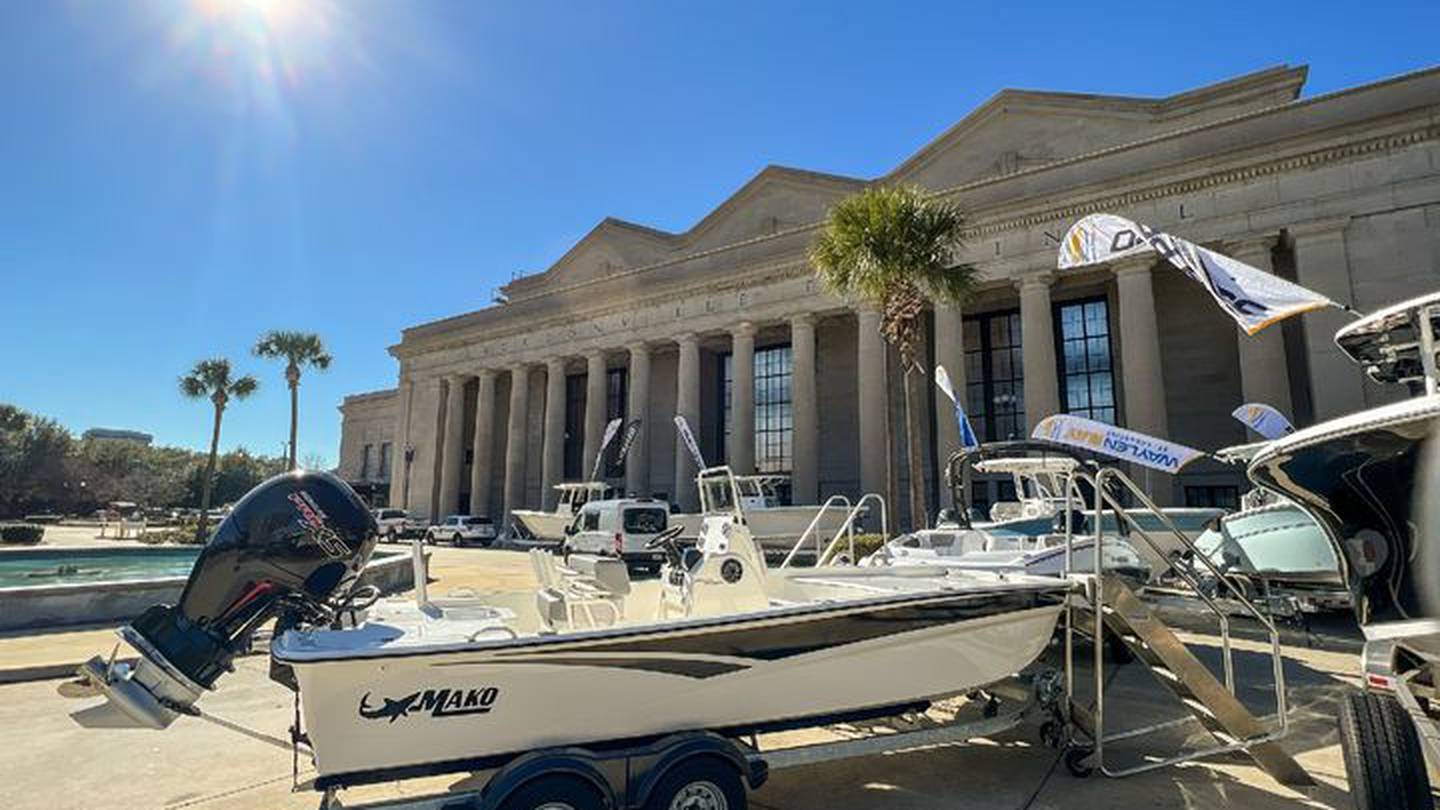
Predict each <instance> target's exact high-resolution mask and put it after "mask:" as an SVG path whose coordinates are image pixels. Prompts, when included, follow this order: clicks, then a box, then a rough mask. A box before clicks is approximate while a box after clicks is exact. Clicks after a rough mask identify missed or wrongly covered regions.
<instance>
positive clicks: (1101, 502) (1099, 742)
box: [1065, 467, 1289, 776]
mask: <svg viewBox="0 0 1440 810" xmlns="http://www.w3.org/2000/svg"><path fill="white" fill-rule="evenodd" d="M1080 480H1084V481H1085V482H1087V483H1089V484H1090V486H1091V487H1092V488H1093V490H1094V493H1095V525H1096V528H1097V532H1096V534H1095V543H1094V547H1093V553H1094V568H1093V569H1092V571H1093V573H1094V576H1095V577H1096V585H1095V587H1094V588H1093V589H1092V593H1091V608H1092V609H1093V611H1094V615H1095V626H1094V634H1095V635H1094V638H1095V640H1096V642H1095V645H1094V647H1095V667H1094V676H1095V715H1094V716H1095V729H1094V731H1095V735H1094V743H1095V753H1094V762H1095V763H1096V766H1097V768H1098V769H1099V770H1100V772H1101V773H1104V774H1105V775H1107V776H1127V775H1131V774H1135V773H1140V772H1142V771H1148V770H1154V769H1155V768H1158V767H1164V766H1166V765H1170V764H1174V763H1176V762H1183V761H1188V760H1191V759H1196V758H1198V757H1201V756H1212V755H1215V754H1219V753H1222V752H1226V751H1234V750H1237V749H1240V748H1245V747H1248V746H1251V745H1258V744H1261V743H1266V742H1271V741H1274V740H1278V739H1281V738H1283V737H1285V736H1286V735H1287V734H1288V733H1289V711H1288V709H1287V700H1286V686H1285V666H1284V665H1285V661H1284V657H1283V655H1282V653H1281V648H1280V632H1279V630H1278V629H1277V628H1276V626H1275V623H1274V622H1273V621H1272V620H1271V619H1270V618H1269V617H1268V616H1266V615H1265V614H1264V612H1262V611H1261V610H1260V609H1259V608H1258V607H1256V605H1255V604H1254V603H1253V602H1251V601H1250V599H1249V598H1248V597H1247V596H1246V595H1245V594H1244V593H1243V592H1242V591H1241V590H1240V588H1239V587H1237V586H1236V585H1235V584H1234V583H1233V582H1231V581H1230V578H1229V577H1226V576H1224V575H1223V574H1222V573H1221V572H1220V570H1219V569H1218V567H1217V566H1216V565H1215V564H1214V562H1213V561H1212V560H1210V558H1209V557H1208V556H1207V555H1205V554H1202V553H1200V552H1199V550H1198V549H1196V547H1195V544H1194V543H1193V542H1191V540H1190V538H1189V537H1187V536H1186V535H1185V533H1184V532H1182V531H1180V529H1179V527H1178V526H1176V525H1175V523H1174V521H1172V520H1171V519H1170V517H1169V516H1168V515H1166V514H1165V513H1164V511H1163V510H1162V509H1161V508H1160V507H1159V506H1158V505H1157V504H1156V503H1155V502H1154V501H1153V500H1152V499H1151V498H1150V496H1149V495H1147V494H1146V493H1145V491H1144V490H1143V489H1141V488H1140V487H1139V486H1138V485H1137V484H1136V483H1135V482H1134V481H1133V480H1131V479H1130V478H1129V476H1127V475H1125V474H1124V473H1123V472H1121V471H1120V470H1118V469H1115V468H1113V467H1105V468H1102V469H1101V470H1099V472H1096V473H1094V474H1091V473H1089V472H1088V471H1084V470H1076V471H1074V473H1073V474H1072V478H1071V484H1070V486H1071V488H1074V487H1076V486H1077V484H1078V481H1080ZM1112 483H1113V484H1115V485H1116V486H1117V487H1119V488H1121V489H1123V490H1125V491H1128V492H1129V493H1130V495H1131V496H1132V497H1133V498H1135V500H1136V501H1137V502H1138V503H1139V504H1140V506H1141V508H1142V509H1143V511H1147V512H1150V513H1151V514H1152V515H1154V516H1155V517H1156V518H1158V519H1159V521H1160V524H1161V526H1162V527H1163V528H1164V529H1165V530H1166V531H1168V532H1169V533H1170V534H1171V535H1173V536H1174V538H1175V539H1176V540H1178V541H1179V543H1180V545H1181V548H1183V549H1185V550H1186V551H1188V552H1189V554H1188V557H1189V558H1190V559H1192V560H1199V561H1200V563H1201V565H1203V566H1204V567H1205V568H1207V569H1208V570H1209V571H1210V573H1211V574H1212V575H1213V576H1214V577H1215V579H1216V581H1217V582H1219V583H1221V584H1222V585H1223V586H1224V588H1225V589H1226V590H1228V591H1229V592H1230V593H1231V595H1233V597H1234V598H1235V600H1236V602H1237V603H1238V604H1240V605H1241V606H1242V607H1243V608H1244V609H1245V612H1246V613H1248V614H1249V615H1250V616H1251V617H1253V618H1254V619H1255V620H1256V621H1258V622H1259V623H1260V624H1261V626H1263V627H1264V628H1265V630H1266V633H1267V635H1268V636H1269V638H1270V656H1271V665H1272V675H1273V678H1274V682H1275V707H1276V716H1277V723H1278V726H1277V728H1275V730H1273V731H1271V732H1269V733H1266V734H1263V735H1260V736H1258V737H1255V738H1252V739H1246V740H1240V741H1237V742H1235V743H1232V744H1226V745H1221V746H1219V747H1216V748H1211V749H1204V750H1201V751H1196V752H1192V753H1190V754H1184V755H1180V756H1179V757H1172V758H1168V759H1163V760H1157V761H1153V762H1146V763H1142V764H1140V765H1137V766H1133V767H1131V768H1126V769H1122V770H1119V771H1112V770H1110V769H1108V768H1106V767H1105V759H1104V744H1105V741H1106V740H1107V739H1108V740H1111V741H1114V740H1117V739H1122V738H1124V737H1130V736H1137V735H1138V734H1141V733H1145V732H1147V731H1150V730H1156V729H1158V727H1155V728H1153V729H1152V728H1145V729H1137V730H1132V731H1129V732H1123V733H1121V734H1118V735H1112V736H1111V737H1108V738H1107V737H1106V736H1105V727H1104V716H1105V714H1104V666H1103V648H1104V645H1102V644H1100V643H1099V640H1100V639H1102V638H1103V637H1104V615H1105V606H1104V589H1103V588H1102V587H1101V586H1100V582H1099V577H1100V576H1101V575H1102V571H1103V568H1102V547H1103V545H1104V539H1105V533H1104V532H1103V531H1098V529H1099V528H1100V527H1101V526H1102V525H1103V515H1104V510H1105V508H1107V507H1108V508H1110V509H1111V510H1113V511H1114V512H1115V517H1116V524H1115V525H1116V527H1117V528H1118V527H1119V526H1120V525H1121V521H1124V522H1125V523H1126V524H1128V526H1129V527H1130V531H1131V533H1132V535H1138V536H1139V537H1140V538H1141V540H1143V541H1144V542H1145V544H1146V545H1148V546H1149V547H1150V548H1151V549H1152V550H1153V551H1155V553H1157V554H1159V555H1160V556H1161V557H1162V558H1163V557H1165V556H1166V555H1165V552H1164V550H1163V548H1162V547H1161V545H1160V544H1159V543H1158V542H1156V540H1155V539H1154V538H1153V537H1152V536H1151V534H1150V532H1149V531H1147V530H1146V529H1145V528H1144V527H1143V526H1141V525H1140V523H1139V521H1137V520H1136V519H1135V517H1134V515H1133V514H1131V512H1132V511H1134V510H1127V509H1126V508H1125V507H1124V506H1123V505H1122V504H1121V503H1120V501H1119V499H1118V496H1117V493H1115V492H1112V491H1111V489H1110V488H1109V487H1110V485H1111V484H1112ZM1074 492H1076V493H1078V492H1079V490H1078V489H1075V490H1074ZM1071 494H1072V493H1071V491H1069V490H1067V492H1066V500H1067V502H1068V501H1069V500H1070V497H1071ZM1082 503H1083V499H1082ZM1067 512H1068V509H1067ZM1072 543H1073V526H1072V525H1070V521H1069V520H1068V519H1067V521H1066V537H1065V546H1066V550H1065V555H1066V564H1067V573H1069V567H1068V566H1069V562H1070V559H1071V554H1072ZM1173 568H1174V570H1175V572H1176V573H1177V574H1178V575H1179V576H1180V578H1181V579H1183V580H1184V581H1185V583H1186V584H1187V585H1189V586H1190V588H1191V589H1192V590H1193V591H1194V593H1195V594H1196V595H1197V596H1198V597H1199V598H1200V600H1201V601H1202V602H1203V603H1204V604H1205V605H1206V607H1207V608H1208V609H1209V610H1210V612H1211V613H1212V614H1214V616H1215V618H1216V620H1217V621H1218V623H1219V626H1220V638H1221V647H1222V662H1223V666H1224V675H1225V688H1226V690H1227V691H1228V692H1229V693H1230V694H1232V695H1233V694H1235V669H1234V659H1233V652H1232V647H1231V641H1230V621H1229V617H1228V616H1227V614H1226V612H1225V611H1224V610H1222V609H1221V608H1220V606H1219V605H1218V604H1217V603H1216V602H1215V601H1214V599H1212V598H1211V597H1210V596H1208V595H1207V594H1206V593H1205V591H1204V589H1203V588H1202V587H1201V585H1200V582H1199V581H1198V579H1197V578H1196V577H1195V575H1194V573H1193V572H1192V571H1190V570H1188V569H1187V567H1186V566H1184V565H1176V566H1173ZM1071 631H1072V623H1071V622H1070V621H1069V619H1068V618H1067V621H1066V645H1065V646H1066V650H1065V654H1066V669H1067V672H1068V671H1069V670H1070V665H1071V661H1070V656H1071V642H1070V638H1069V636H1070V633H1071ZM1066 680H1067V684H1066V686H1067V690H1068V689H1070V687H1071V684H1070V683H1069V678H1067V679H1066ZM1162 725H1163V724H1162Z"/></svg>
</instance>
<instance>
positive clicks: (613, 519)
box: [564, 498, 670, 571]
mask: <svg viewBox="0 0 1440 810" xmlns="http://www.w3.org/2000/svg"><path fill="white" fill-rule="evenodd" d="M669 519H670V510H669V508H667V506H666V505H665V504H664V503H661V502H659V501H654V500H651V499H649V498H620V499H616V500H608V501H590V502H589V503H587V504H585V505H584V506H582V507H580V511H579V512H578V513H577V514H576V515H575V519H574V521H572V522H571V523H570V525H569V526H566V527H565V546H564V548H565V553H566V554H572V553H576V552H578V553H581V554H602V555H605V556H607V557H619V558H620V559H622V560H625V561H626V562H627V563H631V564H632V565H638V566H644V567H647V568H650V569H652V570H656V571H658V570H660V564H661V563H662V562H664V561H665V554H664V552H663V551H661V550H659V549H647V548H645V544H646V543H649V542H650V541H651V540H653V539H654V538H655V535H657V534H659V533H660V532H663V531H665V528H666V526H668V525H669Z"/></svg>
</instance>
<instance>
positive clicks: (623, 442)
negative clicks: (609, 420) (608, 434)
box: [615, 419, 640, 461]
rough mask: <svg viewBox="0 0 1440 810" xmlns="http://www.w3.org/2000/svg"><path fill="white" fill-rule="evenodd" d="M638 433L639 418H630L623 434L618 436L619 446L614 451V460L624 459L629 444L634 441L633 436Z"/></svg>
mask: <svg viewBox="0 0 1440 810" xmlns="http://www.w3.org/2000/svg"><path fill="white" fill-rule="evenodd" d="M639 435H640V420H639V419H631V420H630V424H628V425H626V426H625V435H624V436H621V437H620V447H619V449H617V450H616V451H615V460H616V461H624V460H625V459H626V458H627V457H629V455H630V446H631V445H633V444H634V443H635V437H636V436H639Z"/></svg>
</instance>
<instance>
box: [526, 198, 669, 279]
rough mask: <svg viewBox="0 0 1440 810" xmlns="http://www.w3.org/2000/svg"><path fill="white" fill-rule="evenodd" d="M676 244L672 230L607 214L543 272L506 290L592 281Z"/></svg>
mask: <svg viewBox="0 0 1440 810" xmlns="http://www.w3.org/2000/svg"><path fill="white" fill-rule="evenodd" d="M676 247H677V244H676V241H675V236H674V235H673V234H668V233H665V232H664V231H659V230H656V229H654V228H647V227H645V226H644V225H636V224H635V223H633V222H626V221H625V220H622V219H615V218H613V217H607V218H605V219H604V220H601V222H600V224H598V225H596V226H595V227H594V228H591V229H590V232H589V233H587V234H585V236H583V237H581V239H580V241H578V242H576V243H575V245H574V246H573V247H571V248H570V249H569V250H568V251H566V252H565V255H564V256H561V257H560V259H559V260H557V261H556V262H555V263H554V264H553V265H551V266H550V267H549V269H547V270H546V271H545V272H543V273H540V274H537V275H533V276H526V277H523V278H520V279H517V280H515V281H513V282H511V283H510V284H508V285H506V287H505V292H506V293H507V294H508V295H510V296H512V297H513V296H516V295H520V294H522V293H525V292H528V291H529V290H530V288H531V287H536V286H555V285H565V284H573V283H577V282H583V281H593V280H596V279H600V278H604V277H605V276H607V275H609V274H610V273H612V272H615V271H617V270H623V269H625V268H628V267H638V266H641V265H646V264H651V263H653V262H657V261H660V260H662V259H664V258H665V257H667V256H669V255H670V254H671V253H672V252H673V251H674V250H675V248H676Z"/></svg>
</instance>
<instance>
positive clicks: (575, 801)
mask: <svg viewBox="0 0 1440 810" xmlns="http://www.w3.org/2000/svg"><path fill="white" fill-rule="evenodd" d="M605 806H606V805H605V799H604V797H602V796H601V795H600V791H598V790H596V789H595V786H594V785H591V784H589V783H587V782H586V781H585V780H584V779H581V778H580V777H578V776H571V775H568V774H554V775H550V776H538V777H536V778H534V779H531V780H530V781H529V782H526V783H525V784H523V785H521V786H520V787H518V788H516V789H515V791H514V792H513V793H511V794H510V795H509V796H506V797H505V801H504V802H502V803H501V804H500V807H499V810H539V808H546V810H596V809H597V808H602V807H605Z"/></svg>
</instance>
